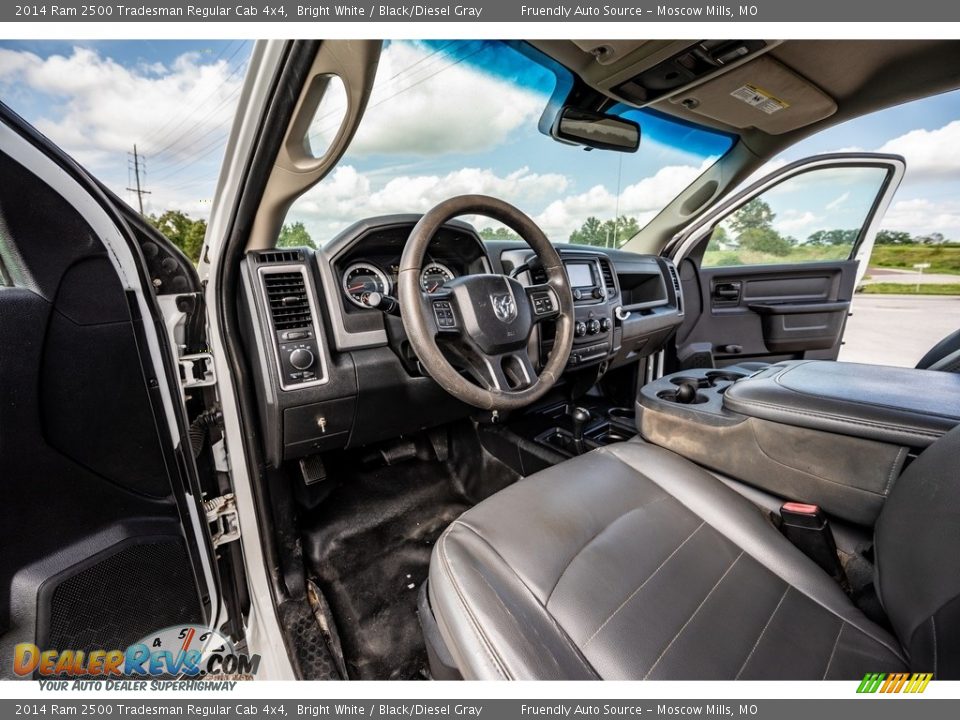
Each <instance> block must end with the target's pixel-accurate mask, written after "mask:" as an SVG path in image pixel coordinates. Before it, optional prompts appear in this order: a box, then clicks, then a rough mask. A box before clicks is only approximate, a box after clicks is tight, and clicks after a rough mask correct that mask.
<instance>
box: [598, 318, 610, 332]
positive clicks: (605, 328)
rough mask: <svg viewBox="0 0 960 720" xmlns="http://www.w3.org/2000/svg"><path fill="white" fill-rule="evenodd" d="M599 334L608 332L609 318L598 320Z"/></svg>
mask: <svg viewBox="0 0 960 720" xmlns="http://www.w3.org/2000/svg"><path fill="white" fill-rule="evenodd" d="M600 332H610V318H600Z"/></svg>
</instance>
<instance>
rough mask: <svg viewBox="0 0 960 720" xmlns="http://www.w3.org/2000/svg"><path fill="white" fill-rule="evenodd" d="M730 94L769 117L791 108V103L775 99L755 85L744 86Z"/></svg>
mask: <svg viewBox="0 0 960 720" xmlns="http://www.w3.org/2000/svg"><path fill="white" fill-rule="evenodd" d="M730 94H731V95H733V97H735V98H737V100H743V101H744V102H745V103H747V105H753V107H755V108H757V110H762V111H763V112H765V113H766V114H767V115H773V113H775V112H779V111H780V110H784V109H786V108H788V107H790V103H787V102H784V101H783V100H781V99H780V98H778V97H774V96H773V95H771V94H770V93H768V92H766V91H764V90H761V89H760V88H758V87H756V86H755V85H742V86H741V87H738V88H737V89H736V90H734V91H733V92H732V93H730Z"/></svg>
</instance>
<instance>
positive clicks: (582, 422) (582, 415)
mask: <svg viewBox="0 0 960 720" xmlns="http://www.w3.org/2000/svg"><path fill="white" fill-rule="evenodd" d="M591 417H592V416H591V415H590V411H589V410H587V409H586V408H582V407H575V408H573V410H571V411H570V419H571V420H573V450H574V452H575V453H576V454H577V455H583V451H584V445H583V428H584V426H586V424H587V423H588V422H590V418H591Z"/></svg>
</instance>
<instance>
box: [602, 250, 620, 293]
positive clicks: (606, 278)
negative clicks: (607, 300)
mask: <svg viewBox="0 0 960 720" xmlns="http://www.w3.org/2000/svg"><path fill="white" fill-rule="evenodd" d="M600 272H602V273H603V284H604V285H605V286H606V288H607V297H613V296H614V295H616V293H617V279H616V278H615V277H614V276H613V266H612V265H611V264H610V261H609V260H608V259H607V258H600Z"/></svg>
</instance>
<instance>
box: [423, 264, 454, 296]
mask: <svg viewBox="0 0 960 720" xmlns="http://www.w3.org/2000/svg"><path fill="white" fill-rule="evenodd" d="M455 277H456V275H454V274H453V270H451V269H450V268H448V267H447V266H446V265H443V264H442V263H438V262H432V263H427V264H426V265H424V266H423V270H422V271H421V272H420V287H421V288H423V290H424V292H428V293H434V292H436V291H437V290H439V289H440V288H442V287H443V285H444V283H446V282H448V281H450V280H453V279H454V278H455Z"/></svg>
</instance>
